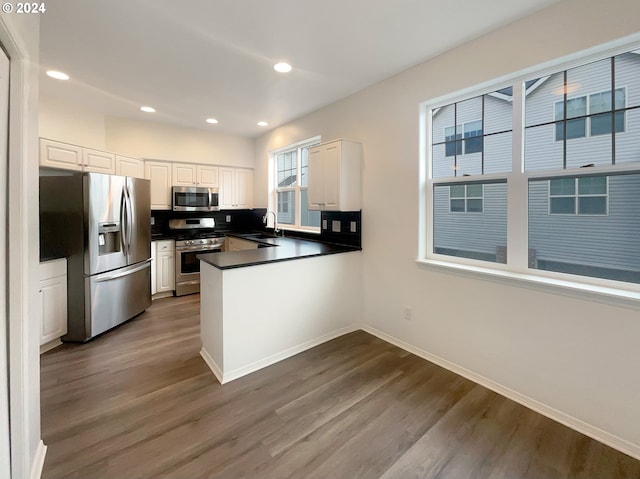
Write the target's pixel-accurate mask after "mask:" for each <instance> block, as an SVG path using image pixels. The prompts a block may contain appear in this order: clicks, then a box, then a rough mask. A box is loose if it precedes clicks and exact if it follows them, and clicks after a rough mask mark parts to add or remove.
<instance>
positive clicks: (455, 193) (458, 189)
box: [449, 185, 464, 198]
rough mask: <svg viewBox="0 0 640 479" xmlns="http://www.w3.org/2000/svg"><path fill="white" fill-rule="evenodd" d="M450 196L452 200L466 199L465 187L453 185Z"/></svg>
mask: <svg viewBox="0 0 640 479" xmlns="http://www.w3.org/2000/svg"><path fill="white" fill-rule="evenodd" d="M449 196H451V198H464V185H452V186H451V187H450V192H449Z"/></svg>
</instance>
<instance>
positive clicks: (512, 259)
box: [507, 81, 529, 273]
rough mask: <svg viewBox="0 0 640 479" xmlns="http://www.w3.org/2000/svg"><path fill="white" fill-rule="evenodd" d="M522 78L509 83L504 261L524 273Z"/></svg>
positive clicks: (525, 204) (525, 210) (525, 195)
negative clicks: (510, 126)
mask: <svg viewBox="0 0 640 479" xmlns="http://www.w3.org/2000/svg"><path fill="white" fill-rule="evenodd" d="M523 87H524V82H522V81H518V82H516V83H515V84H514V85H513V136H512V150H511V151H512V152H513V154H512V164H511V173H510V174H509V175H508V176H507V265H508V266H509V268H510V269H512V270H514V271H517V272H522V273H526V272H527V268H528V258H529V250H528V225H527V222H528V217H529V215H528V213H529V209H528V204H529V201H528V191H529V185H528V183H527V178H526V175H523V174H522V173H523V172H524V135H525V128H524V122H525V115H524V88H523Z"/></svg>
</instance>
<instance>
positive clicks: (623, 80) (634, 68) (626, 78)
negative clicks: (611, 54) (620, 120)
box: [614, 50, 640, 108]
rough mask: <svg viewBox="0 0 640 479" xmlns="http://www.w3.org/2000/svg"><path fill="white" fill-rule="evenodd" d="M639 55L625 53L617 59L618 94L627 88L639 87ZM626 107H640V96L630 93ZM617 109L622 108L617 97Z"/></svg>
mask: <svg viewBox="0 0 640 479" xmlns="http://www.w3.org/2000/svg"><path fill="white" fill-rule="evenodd" d="M637 51H638V50H636V52H637ZM639 56H640V55H638V53H632V52H629V53H623V54H622V55H618V56H617V57H615V59H614V61H615V72H616V74H615V78H616V93H617V92H618V90H624V88H625V87H626V86H629V85H637V82H638V78H640V64H639V63H638V57H639ZM626 106H630V107H632V106H640V96H639V95H638V94H637V89H636V92H634V91H631V90H630V91H629V92H628V94H627V98H626ZM616 108H621V106H620V105H619V103H618V99H617V95H616Z"/></svg>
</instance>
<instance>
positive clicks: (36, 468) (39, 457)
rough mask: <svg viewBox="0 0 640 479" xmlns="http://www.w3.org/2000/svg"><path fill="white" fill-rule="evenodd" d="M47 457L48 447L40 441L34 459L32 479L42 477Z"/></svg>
mask: <svg viewBox="0 0 640 479" xmlns="http://www.w3.org/2000/svg"><path fill="white" fill-rule="evenodd" d="M46 456H47V446H45V445H44V442H42V441H40V442H39V443H38V449H37V450H36V455H35V457H34V458H33V463H32V464H31V474H30V475H29V478H30V479H40V478H41V477H42V469H43V468H44V458H45V457H46Z"/></svg>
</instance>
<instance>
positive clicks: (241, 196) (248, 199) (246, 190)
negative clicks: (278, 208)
mask: <svg viewBox="0 0 640 479" xmlns="http://www.w3.org/2000/svg"><path fill="white" fill-rule="evenodd" d="M219 172H220V191H219V199H220V201H219V202H220V209H222V210H231V209H251V208H253V170H249V169H245V168H229V167H220V168H219Z"/></svg>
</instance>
